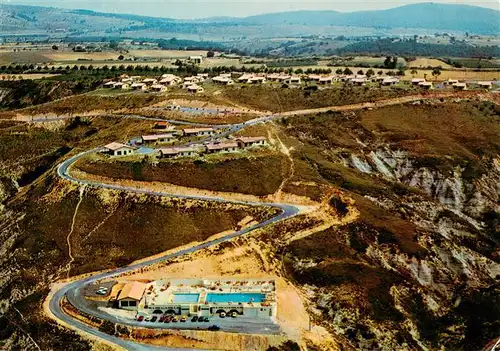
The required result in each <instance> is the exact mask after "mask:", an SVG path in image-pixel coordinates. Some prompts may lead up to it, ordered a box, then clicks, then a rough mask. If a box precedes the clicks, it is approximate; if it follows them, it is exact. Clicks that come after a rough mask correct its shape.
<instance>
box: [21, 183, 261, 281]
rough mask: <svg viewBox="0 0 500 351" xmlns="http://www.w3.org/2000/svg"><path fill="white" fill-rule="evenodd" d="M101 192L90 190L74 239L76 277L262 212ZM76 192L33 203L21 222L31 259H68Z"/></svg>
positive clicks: (234, 224) (231, 225)
mask: <svg viewBox="0 0 500 351" xmlns="http://www.w3.org/2000/svg"><path fill="white" fill-rule="evenodd" d="M99 191H100V190H95V191H94V190H90V189H88V190H86V191H85V193H84V197H83V201H82V202H81V205H80V207H79V209H78V212H77V214H76V216H75V220H76V222H75V230H74V232H73V233H72V235H71V243H72V252H73V256H75V261H74V263H73V264H72V267H73V268H72V271H71V273H72V274H73V275H77V274H82V273H85V272H92V271H96V270H101V269H105V268H111V267H118V266H123V265H126V264H129V263H130V262H132V261H135V260H138V259H141V258H144V257H148V256H152V255H155V254H157V253H160V252H163V251H167V250H169V249H172V248H175V247H177V246H182V245H185V244H188V243H190V242H192V241H203V240H205V239H206V238H208V237H210V236H212V235H214V234H217V233H219V232H222V231H226V230H231V229H234V228H235V227H237V224H238V222H239V221H241V220H242V219H243V218H245V217H246V216H247V215H252V216H254V217H255V218H258V219H261V216H260V214H259V213H260V212H259V209H256V208H247V207H241V206H226V205H217V204H207V203H201V204H195V203H185V202H183V201H172V202H165V201H162V200H161V199H159V198H155V197H142V196H127V195H125V194H118V196H117V197H115V201H114V202H112V203H107V204H104V203H103V202H102V201H101V196H100V195H99V194H98V192H99ZM78 193H79V191H78V190H75V191H72V192H69V193H66V194H65V195H63V196H62V197H59V199H57V201H51V202H48V203H47V201H45V200H43V198H41V199H33V201H30V202H29V203H28V206H29V208H28V211H27V216H26V218H25V219H24V220H23V222H22V223H21V224H20V226H21V228H22V229H23V230H25V231H26V232H28V231H29V232H30V235H29V236H25V237H24V238H23V239H22V240H21V242H20V243H19V246H20V247H23V248H24V249H25V250H26V252H27V254H28V255H31V254H35V253H37V252H40V251H44V250H46V249H48V248H49V247H52V250H55V252H58V255H57V256H58V257H57V259H56V258H55V257H54V259H53V261H50V262H48V261H47V262H45V261H43V260H41V261H40V264H50V265H57V264H58V263H59V264H62V263H63V262H64V261H65V260H67V256H66V255H67V251H68V247H67V243H66V237H67V234H68V232H69V230H70V226H71V223H72V218H73V215H74V211H75V208H76V204H77V202H78V200H79V195H78Z"/></svg>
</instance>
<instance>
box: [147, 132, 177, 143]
mask: <svg viewBox="0 0 500 351" xmlns="http://www.w3.org/2000/svg"><path fill="white" fill-rule="evenodd" d="M174 139H175V137H174V134H173V133H165V134H154V135H143V136H142V137H141V144H144V143H169V142H171V141H173V140H174Z"/></svg>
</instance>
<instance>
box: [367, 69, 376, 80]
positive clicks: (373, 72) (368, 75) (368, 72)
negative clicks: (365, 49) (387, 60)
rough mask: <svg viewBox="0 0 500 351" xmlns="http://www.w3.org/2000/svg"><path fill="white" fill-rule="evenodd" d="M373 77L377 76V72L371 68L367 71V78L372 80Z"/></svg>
mask: <svg viewBox="0 0 500 351" xmlns="http://www.w3.org/2000/svg"><path fill="white" fill-rule="evenodd" d="M373 75H375V71H374V70H373V69H371V68H370V69H369V70H368V71H366V76H367V77H368V78H370V77H371V76H373Z"/></svg>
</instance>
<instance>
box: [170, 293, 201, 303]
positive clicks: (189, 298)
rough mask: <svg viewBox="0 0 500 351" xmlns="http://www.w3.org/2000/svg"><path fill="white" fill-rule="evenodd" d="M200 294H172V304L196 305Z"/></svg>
mask: <svg viewBox="0 0 500 351" xmlns="http://www.w3.org/2000/svg"><path fill="white" fill-rule="evenodd" d="M199 297H200V294H174V303H197V302H198V299H199Z"/></svg>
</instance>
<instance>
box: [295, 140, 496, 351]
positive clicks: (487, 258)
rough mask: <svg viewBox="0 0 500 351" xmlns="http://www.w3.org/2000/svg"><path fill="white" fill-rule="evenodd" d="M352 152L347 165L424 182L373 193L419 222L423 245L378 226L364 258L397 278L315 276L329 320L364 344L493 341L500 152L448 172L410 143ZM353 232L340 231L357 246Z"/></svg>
mask: <svg viewBox="0 0 500 351" xmlns="http://www.w3.org/2000/svg"><path fill="white" fill-rule="evenodd" d="M343 153H344V155H343V157H342V162H343V164H344V165H346V166H347V167H350V168H353V169H356V170H358V171H360V172H362V173H365V174H369V175H371V176H372V177H379V178H381V179H382V180H384V181H388V182H397V183H401V184H403V185H405V186H408V187H412V188H416V189H419V190H421V191H422V193H420V195H419V194H411V195H408V194H405V195H395V194H393V193H391V194H389V193H387V196H383V195H382V196H374V195H373V196H365V198H367V199H369V200H370V201H372V203H373V206H378V207H380V208H383V209H384V210H387V211H389V212H391V213H395V214H398V215H401V216H403V217H404V218H405V219H406V220H408V221H410V222H411V223H414V224H415V225H417V227H418V228H419V230H418V231H417V232H415V238H416V241H417V242H418V245H419V246H420V247H421V250H419V251H418V252H410V253H409V252H405V251H404V250H402V249H401V247H400V246H399V245H397V244H393V243H390V242H389V243H387V242H386V241H384V240H383V237H384V233H383V231H381V230H379V229H375V231H374V232H375V233H376V234H374V237H373V238H372V239H368V240H365V241H364V244H363V245H362V246H363V247H364V250H361V251H359V250H358V254H357V255H356V258H355V260H358V261H359V262H358V264H362V266H369V267H376V270H375V272H376V273H374V274H373V276H376V275H379V274H382V275H383V274H388V275H390V276H392V277H395V278H394V279H387V280H385V281H383V283H382V284H380V282H379V283H377V284H380V285H378V286H377V289H376V290H375V291H369V292H368V293H366V291H365V293H362V291H363V289H364V286H371V285H373V284H375V282H376V280H375V278H374V280H372V279H370V278H367V277H366V276H363V275H362V274H355V273H349V274H353V277H354V278H353V281H352V282H349V283H346V282H345V281H344V280H342V279H341V278H340V277H342V274H344V273H341V274H339V275H338V276H337V275H335V276H334V278H333V281H334V283H333V284H334V286H336V288H332V286H328V287H325V286H321V284H312V285H310V289H311V290H312V291H314V296H315V302H316V304H317V306H318V307H319V308H320V309H321V311H322V313H323V316H324V317H326V318H323V320H324V321H326V323H327V324H328V325H329V326H330V328H331V330H332V331H334V332H335V333H338V334H342V335H344V336H346V337H347V339H349V340H350V342H351V344H352V345H353V346H354V347H355V348H358V349H379V350H395V349H405V350H407V349H408V350H433V349H436V348H439V347H443V348H444V349H449V350H457V349H458V350H466V349H470V347H471V346H472V345H473V344H474V343H476V344H477V343H485V342H487V341H489V340H491V338H492V337H493V336H492V335H493V333H494V330H495V322H494V321H495V319H498V318H495V317H494V314H495V313H496V311H497V310H498V308H497V307H492V308H491V310H489V308H490V307H488V306H493V305H496V304H497V303H498V302H500V301H499V299H500V298H499V296H500V287H499V285H498V279H499V277H500V264H499V255H498V248H499V244H498V217H499V215H498V213H499V212H500V158H499V157H497V158H493V159H485V160H483V162H484V163H485V164H486V165H487V167H485V171H484V172H483V173H482V174H479V175H477V176H473V177H471V176H470V174H467V170H466V169H465V168H463V167H459V166H456V167H454V168H452V169H451V170H448V171H447V172H446V171H443V170H440V169H438V168H437V167H432V166H421V165H419V163H418V160H415V159H413V158H412V157H411V156H409V155H408V153H406V152H404V151H397V150H396V151H393V150H390V149H388V148H383V149H376V150H372V151H367V152H356V153H354V152H353V153H351V154H348V155H347V156H346V155H345V150H343ZM488 214H489V216H490V217H488ZM495 214H496V215H495ZM488 218H489V219H488ZM491 218H493V219H491ZM495 218H496V220H495ZM356 230H357V229H356ZM345 232H346V229H340V233H339V234H338V238H339V239H341V243H342V244H345V245H346V246H347V247H351V248H353V247H354V242H355V241H353V239H352V235H351V238H349V236H348V235H347V236H343V235H342V234H341V233H345ZM364 238H365V239H366V237H364ZM346 257H349V256H348V255H346ZM342 260H345V261H349V260H352V258H342ZM345 261H343V262H345ZM313 262H314V263H313ZM328 264H332V263H331V258H328V259H324V260H323V259H317V260H315V261H311V260H307V259H304V258H297V257H296V258H295V261H294V269H295V270H296V272H301V274H302V275H303V276H304V275H308V274H311V272H315V271H319V270H321V269H322V270H323V271H326V268H324V267H325V266H327V265H328ZM379 269H382V270H379ZM342 272H343V271H342ZM299 276H300V275H299ZM337 277H338V278H337ZM329 279H332V278H329ZM336 279H341V280H339V281H335V280H336ZM382 286H383V287H382ZM360 291H361V292H360ZM383 291H389V292H390V298H389V300H388V299H387V297H386V298H385V302H384V298H381V297H380V296H381V295H383ZM367 296H368V298H367ZM370 296H371V297H370ZM348 297H349V298H348ZM370 299H374V300H370ZM381 301H382V302H381ZM377 306H379V307H377ZM495 308H496V309H495ZM474 323H477V325H478V326H481V328H482V331H477V330H476V329H481V328H479V327H474V326H473V324H474ZM496 325H498V323H497V324H496ZM481 345H482V344H480V346H481ZM480 346H479V347H480Z"/></svg>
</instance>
